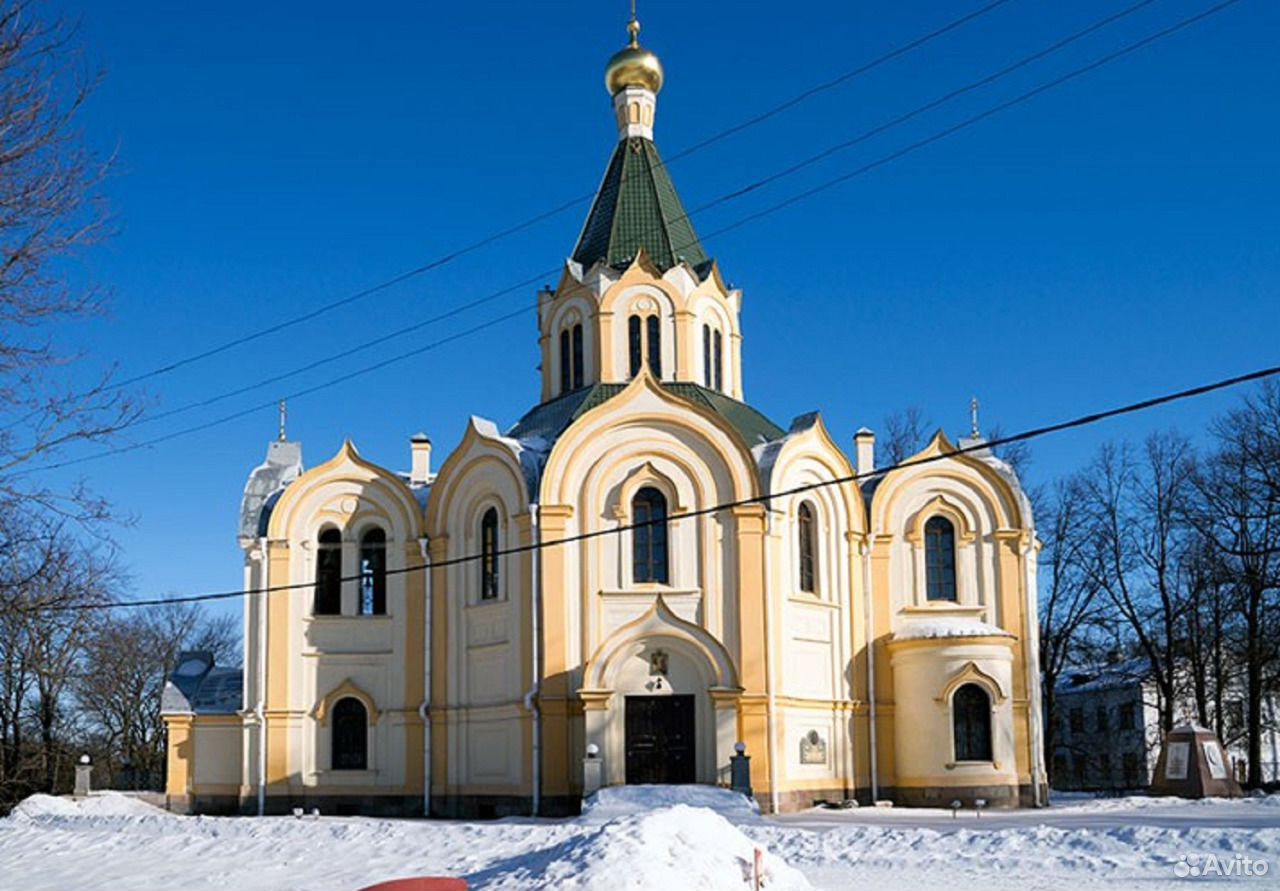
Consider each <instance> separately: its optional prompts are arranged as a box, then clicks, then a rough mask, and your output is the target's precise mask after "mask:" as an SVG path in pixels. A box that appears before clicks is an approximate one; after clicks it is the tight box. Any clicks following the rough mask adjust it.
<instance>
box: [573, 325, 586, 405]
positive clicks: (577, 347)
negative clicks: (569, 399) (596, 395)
mask: <svg viewBox="0 0 1280 891" xmlns="http://www.w3.org/2000/svg"><path fill="white" fill-rule="evenodd" d="M582 366H583V357H582V326H581V325H574V326H573V388H574V389H575V390H576V389H578V388H579V387H581V386H582V382H583V380H584V379H585V376H584V374H583V371H584V369H583V367H582Z"/></svg>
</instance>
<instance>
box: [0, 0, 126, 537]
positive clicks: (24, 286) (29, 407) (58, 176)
mask: <svg viewBox="0 0 1280 891" xmlns="http://www.w3.org/2000/svg"><path fill="white" fill-rule="evenodd" d="M41 11H42V10H41V9H40V7H39V6H38V5H37V4H36V3H34V2H31V0H10V2H8V3H6V4H4V6H3V8H0V509H3V510H4V511H6V512H7V513H8V514H10V515H23V516H31V515H39V514H49V513H52V514H56V515H61V516H70V517H75V518H76V519H80V520H96V519H100V518H101V517H102V516H103V515H104V514H105V512H106V505H105V504H104V503H103V502H102V501H101V500H100V499H98V498H95V497H93V496H92V495H91V494H90V493H89V492H88V491H87V490H86V489H84V488H83V487H80V486H72V487H70V488H62V489H55V488H52V487H51V486H48V485H45V484H42V483H41V482H39V481H38V480H39V478H38V477H37V476H35V475H34V474H33V473H32V471H34V470H36V469H38V466H39V464H40V462H41V461H42V460H43V459H47V458H49V457H52V456H54V455H56V454H58V453H59V452H61V451H62V450H63V449H65V448H66V447H68V446H71V445H73V444H76V443H84V442H101V441H103V440H105V439H107V438H109V437H111V436H112V435H114V434H115V433H117V432H118V431H119V430H120V429H121V428H123V427H124V426H126V425H128V424H129V423H130V422H131V421H133V420H135V419H136V417H137V415H138V412H139V405H138V403H137V402H136V401H135V400H134V399H132V398H131V397H129V396H128V395H127V394H126V393H125V392H124V391H123V390H121V389H119V388H116V387H113V386H112V385H111V382H110V378H109V373H104V374H102V375H100V376H98V378H97V379H96V381H95V382H93V383H91V384H89V385H88V386H85V385H84V384H83V383H82V382H81V381H77V380H76V378H83V376H84V375H83V373H82V372H81V373H80V374H73V373H72V372H73V371H75V370H77V369H78V368H79V365H80V364H83V363H77V362H76V361H75V360H76V359H77V358H79V357H77V356H75V355H71V354H68V353H66V352H65V351H63V350H62V349H60V348H59V347H58V345H57V341H56V338H55V336H54V334H55V332H56V331H57V329H58V327H59V326H61V325H64V324H65V323H66V322H68V321H70V320H74V319H77V318H82V317H84V316H86V315H91V314H94V313H97V312H99V311H101V309H102V305H103V304H102V297H103V295H102V293H101V292H100V291H99V290H97V289H95V288H92V287H89V288H84V287H79V286H77V285H75V284H73V283H72V278H71V277H70V276H69V275H68V261H69V260H70V259H71V258H73V257H74V256H76V255H77V254H78V253H79V252H80V251H81V250H82V249H84V248H86V247H88V246H89V245H92V244H94V243H96V242H98V241H100V240H101V239H102V238H103V237H104V236H105V235H107V234H108V231H109V228H108V216H107V214H106V210H105V207H104V204H103V201H102V199H101V191H100V186H101V183H102V180H103V177H104V176H105V174H106V171H107V167H108V165H107V163H105V162H103V161H100V160H99V159H98V158H96V157H95V156H94V154H93V152H91V151H90V150H89V149H88V148H87V147H86V146H85V144H84V141H83V139H82V137H81V134H80V133H79V132H78V130H77V128H76V118H77V115H78V113H79V111H80V109H81V108H82V107H83V105H84V102H85V101H86V99H87V98H88V97H89V95H90V93H91V91H92V89H93V86H94V84H95V78H93V77H91V76H89V75H87V74H86V73H85V70H84V66H83V65H82V64H81V60H80V54H79V52H78V51H77V50H76V48H75V45H74V36H75V34H74V29H73V28H72V27H70V26H69V25H68V24H67V23H66V22H64V21H62V20H58V19H53V20H52V21H45V20H42V18H41V17H40V15H39V14H38V13H39V12H41ZM0 543H2V542H0Z"/></svg>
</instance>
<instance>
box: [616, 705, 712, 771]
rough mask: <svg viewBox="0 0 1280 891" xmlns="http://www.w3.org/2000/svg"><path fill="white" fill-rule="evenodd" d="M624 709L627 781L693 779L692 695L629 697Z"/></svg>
mask: <svg viewBox="0 0 1280 891" xmlns="http://www.w3.org/2000/svg"><path fill="white" fill-rule="evenodd" d="M625 709H626V732H627V782H628V783H692V782H694V781H695V773H696V771H695V769H694V760H693V759H694V736H693V734H694V715H693V696H692V695H689V694H686V695H681V696H628V697H627V698H626V704H625Z"/></svg>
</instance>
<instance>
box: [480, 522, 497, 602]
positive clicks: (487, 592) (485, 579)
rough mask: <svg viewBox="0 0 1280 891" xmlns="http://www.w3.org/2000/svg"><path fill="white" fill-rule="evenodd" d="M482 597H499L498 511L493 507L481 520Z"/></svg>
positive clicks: (484, 598) (492, 598) (495, 598)
mask: <svg viewBox="0 0 1280 891" xmlns="http://www.w3.org/2000/svg"><path fill="white" fill-rule="evenodd" d="M480 599H481V600H497V599H498V511H497V509H496V508H492V507H491V508H489V509H488V510H487V511H485V512H484V518H483V519H481V520H480Z"/></svg>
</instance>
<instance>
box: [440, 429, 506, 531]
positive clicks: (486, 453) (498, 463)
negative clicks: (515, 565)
mask: <svg viewBox="0 0 1280 891" xmlns="http://www.w3.org/2000/svg"><path fill="white" fill-rule="evenodd" d="M486 475H487V476H489V477H490V478H489V480H488V481H487V483H486V484H484V485H482V487H481V488H483V490H484V491H485V492H489V493H493V494H497V495H499V496H500V497H502V496H505V497H503V501H504V502H505V503H507V504H509V505H510V506H511V507H512V508H513V509H514V508H517V507H521V506H524V505H525V504H526V503H527V500H528V496H527V494H526V493H527V491H528V487H527V483H526V480H525V476H524V470H523V468H522V467H521V466H520V461H519V459H518V458H517V457H516V456H515V454H513V452H512V450H511V447H510V446H508V445H506V444H505V443H503V442H501V441H500V438H498V437H494V436H491V435H488V434H487V433H485V432H484V431H483V430H481V429H480V428H479V426H478V425H477V424H476V423H475V419H473V420H472V423H470V424H468V426H467V432H466V435H465V436H463V439H462V443H461V444H460V445H459V446H458V447H457V448H456V449H454V450H453V453H452V454H451V455H449V457H448V459H447V460H446V461H445V462H444V464H443V465H442V466H441V467H440V472H439V473H438V474H437V475H436V479H435V482H434V483H433V484H432V487H431V497H430V499H429V500H428V502H427V515H426V528H427V529H428V530H429V532H430V533H431V534H439V533H440V532H441V531H442V530H444V529H445V527H446V526H447V525H448V520H447V518H448V517H450V516H451V515H452V514H453V513H454V508H455V507H456V505H457V503H459V499H464V500H465V499H467V498H470V497H471V495H472V494H474V493H473V492H472V491H471V490H472V489H473V488H474V485H475V483H476V482H477V481H479V480H481V479H482V478H483V477H484V476H486ZM507 489H509V491H504V490H507Z"/></svg>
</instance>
